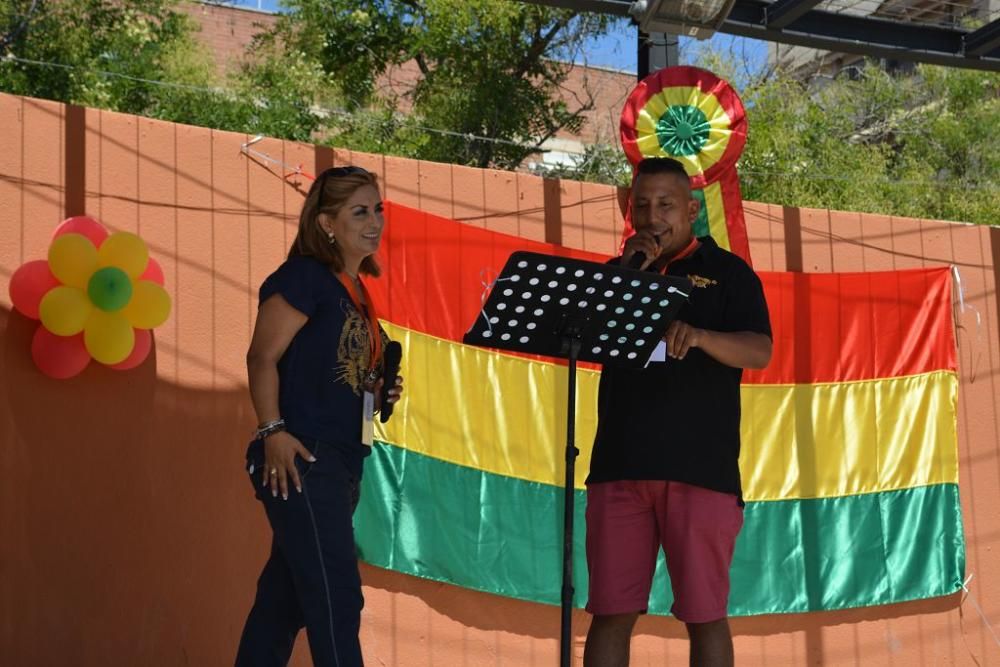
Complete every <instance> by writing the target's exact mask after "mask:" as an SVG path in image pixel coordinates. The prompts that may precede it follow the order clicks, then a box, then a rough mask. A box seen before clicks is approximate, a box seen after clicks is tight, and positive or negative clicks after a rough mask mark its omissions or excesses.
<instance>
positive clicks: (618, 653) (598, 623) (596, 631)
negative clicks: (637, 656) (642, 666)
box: [583, 614, 639, 667]
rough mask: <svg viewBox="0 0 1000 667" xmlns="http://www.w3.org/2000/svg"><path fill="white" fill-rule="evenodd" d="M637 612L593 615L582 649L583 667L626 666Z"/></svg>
mask: <svg viewBox="0 0 1000 667" xmlns="http://www.w3.org/2000/svg"><path fill="white" fill-rule="evenodd" d="M637 618H639V614H613V615H611V616H594V620H593V621H591V623H590V631H589V632H588V633H587V645H586V647H585V648H584V650H583V665H584V667H628V659H629V649H630V648H631V645H632V628H633V627H634V626H635V620H636V619H637Z"/></svg>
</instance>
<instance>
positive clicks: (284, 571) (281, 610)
mask: <svg viewBox="0 0 1000 667" xmlns="http://www.w3.org/2000/svg"><path fill="white" fill-rule="evenodd" d="M303 625H304V623H303V621H302V610H301V609H300V608H299V600H298V595H297V594H296V592H295V586H294V584H293V582H292V573H291V570H289V569H288V563H287V562H286V561H285V557H284V556H283V555H282V553H281V550H280V548H279V547H278V544H277V542H276V541H272V542H271V557H270V558H269V559H268V560H267V563H266V564H265V565H264V570H263V572H261V574H260V579H258V580H257V597H256V598H255V599H254V603H253V607H252V608H251V609H250V615H249V616H248V617H247V622H246V625H244V626H243V636H242V637H241V638H240V647H239V650H238V651H237V653H236V667H284V666H285V665H287V664H288V660H289V659H290V658H291V656H292V648H293V647H294V646H295V637H296V635H298V633H299V630H300V629H301V628H302V626H303Z"/></svg>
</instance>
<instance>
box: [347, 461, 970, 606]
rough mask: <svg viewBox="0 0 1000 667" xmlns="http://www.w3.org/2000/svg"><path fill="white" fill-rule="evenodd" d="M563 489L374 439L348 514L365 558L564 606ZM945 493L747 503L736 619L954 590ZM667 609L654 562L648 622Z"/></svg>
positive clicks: (950, 508)
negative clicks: (356, 498)
mask: <svg viewBox="0 0 1000 667" xmlns="http://www.w3.org/2000/svg"><path fill="white" fill-rule="evenodd" d="M575 497H576V533H575V536H574V537H575V539H574V549H575V558H574V565H573V566H574V584H575V588H576V597H575V602H576V604H577V606H583V604H585V603H586V600H587V565H586V559H585V557H584V531H585V526H584V509H585V502H586V494H585V493H584V492H582V491H577V492H576V496H575ZM562 498H563V490H562V489H561V488H560V487H556V486H550V485H547V484H539V483H535V482H527V481H523V480H519V479H515V478H511V477H504V476H501V475H495V474H491V473H486V472H482V471H478V470H475V469H472V468H466V467H462V466H457V465H454V464H451V463H447V462H444V461H440V460H437V459H433V458H430V457H427V456H424V455H421V454H415V453H413V452H408V451H407V450H405V449H402V448H400V447H396V446H393V445H387V444H382V443H377V444H376V446H375V448H374V452H373V454H372V457H371V458H370V459H369V460H368V461H367V463H366V464H365V474H364V483H363V490H362V498H361V504H360V506H359V507H358V512H357V514H356V516H355V526H356V536H357V542H358V551H359V554H360V556H361V558H362V559H363V560H364V561H366V562H368V563H370V564H372V565H375V566H378V567H384V568H388V569H392V570H396V571H398V572H403V573H406V574H410V575H415V576H419V577H424V578H428V579H433V580H436V581H443V582H448V583H451V584H455V585H457V586H462V587H465V588H471V589H475V590H479V591H485V592H489V593H495V594H499V595H505V596H509V597H514V598H519V599H523V600H530V601H534V602H541V603H545V604H553V605H555V604H559V598H560V594H559V590H560V578H561V572H562V560H561V558H562V556H561V554H562V548H561V545H562ZM964 572H965V551H964V541H963V536H962V522H961V508H960V506H959V499H958V487H957V486H956V485H954V484H937V485H932V486H925V487H918V488H912V489H904V490H901V491H888V492H883V493H873V494H865V495H859V496H845V497H841V498H823V499H816V500H782V501H769V502H758V503H748V504H747V507H746V514H745V522H744V526H743V530H742V532H741V533H740V538H739V541H738V542H737V546H736V555H735V557H734V560H733V567H732V572H731V580H732V593H731V596H730V613H731V614H732V615H734V616H748V615H753V614H766V613H784V612H804V611H813V610H821V609H827V610H828V609H841V608H847V607H859V606H867V605H878V604H888V603H893V602H901V601H905V600H913V599H921V598H928V597H936V596H940V595H947V594H949V593H953V592H955V591H956V590H958V589H959V588H960V587H961V582H962V580H963V577H964ZM671 602H672V596H671V595H670V591H669V585H668V583H667V578H666V575H665V572H664V567H663V558H662V554H661V557H660V562H659V564H658V568H657V573H656V577H655V579H654V583H653V595H652V597H651V600H650V612H651V613H659V614H665V613H667V612H668V610H669V608H670V605H671Z"/></svg>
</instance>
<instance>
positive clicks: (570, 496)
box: [559, 338, 581, 667]
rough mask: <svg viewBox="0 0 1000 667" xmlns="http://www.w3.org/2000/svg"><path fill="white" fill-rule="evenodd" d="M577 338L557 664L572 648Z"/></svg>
mask: <svg viewBox="0 0 1000 667" xmlns="http://www.w3.org/2000/svg"><path fill="white" fill-rule="evenodd" d="M580 344H581V341H580V339H579V338H572V339H571V340H570V341H569V399H568V400H569V403H568V405H567V406H566V489H565V493H566V495H565V511H564V513H563V584H562V632H561V636H560V645H559V649H560V658H559V664H560V665H561V667H570V665H572V660H573V656H572V650H573V518H574V515H573V507H574V502H573V501H574V499H575V495H574V494H575V492H576V491H575V487H576V474H575V468H576V456H577V454H579V453H580V450H578V449H577V448H576V360H577V357H578V356H579V355H580Z"/></svg>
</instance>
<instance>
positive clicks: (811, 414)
mask: <svg viewBox="0 0 1000 667" xmlns="http://www.w3.org/2000/svg"><path fill="white" fill-rule="evenodd" d="M387 216H388V220H389V223H388V225H387V228H386V237H385V238H384V240H383V249H382V252H381V262H382V266H383V267H384V270H385V273H384V276H383V278H381V279H380V280H377V281H373V289H372V292H373V298H374V299H376V301H377V302H378V305H379V312H380V313H382V314H383V315H384V317H385V322H384V324H385V327H386V329H387V330H388V332H389V334H390V335H391V336H392V337H393V338H394V339H396V340H399V341H400V342H401V343H402V344H403V349H404V353H403V370H402V373H403V374H404V375H405V377H406V395H405V398H404V400H403V401H402V402H401V403H400V404H399V406H398V407H397V408H396V410H395V413H394V415H393V417H392V419H391V420H390V421H389V423H388V424H386V425H380V430H379V431H378V433H377V439H378V441H379V442H377V443H376V445H375V448H374V453H373V455H372V457H371V458H370V459H369V460H368V462H367V464H366V469H365V475H364V488H363V492H362V500H361V505H360V507H359V509H358V512H357V515H356V526H357V539H358V546H359V553H360V555H361V557H362V558H363V559H364V560H365V561H367V562H368V563H371V564H373V565H376V566H379V567H384V568H389V569H393V570H396V571H399V572H404V573H407V574H411V575H415V576H419V577H425V578H428V579H433V580H436V581H443V582H448V583H451V584H454V585H457V586H463V587H466V588H471V589H475V590H479V591H487V592H490V593H495V594H499V595H505V596H510V597H515V598H520V599H524V600H532V601H536V602H543V603H548V604H553V605H556V604H559V600H560V583H559V582H560V573H561V562H562V561H561V554H562V507H561V505H562V488H561V484H562V479H563V470H564V468H563V466H564V460H563V457H564V447H565V436H566V434H565V425H566V385H567V374H566V368H565V365H563V364H560V363H557V362H554V361H552V360H549V359H541V358H532V357H529V356H525V355H518V354H511V353H504V352H497V351H492V350H486V349H481V348H476V347H469V346H466V345H462V344H461V343H460V342H459V341H460V340H461V338H462V334H463V333H464V332H465V331H466V330H467V329H468V328H469V326H470V325H471V323H472V322H473V321H474V320H475V318H476V317H479V316H480V314H479V309H480V306H481V297H482V294H483V290H484V286H483V283H484V282H488V279H489V278H490V276H489V275H485V276H484V270H486V271H488V272H493V275H495V272H497V271H499V269H500V268H501V267H502V266H503V263H504V262H505V261H506V259H507V257H508V256H509V255H510V253H511V252H513V251H514V250H531V251H536V252H548V253H551V254H559V255H564V256H572V257H577V258H581V259H591V260H596V261H602V260H603V259H604V258H602V257H598V256H595V255H592V254H589V253H584V252H582V251H576V250H569V249H566V248H560V247H557V246H550V245H546V244H541V243H534V242H530V241H526V240H523V239H519V238H516V237H511V236H506V235H503V234H497V233H493V232H489V231H486V230H483V229H480V228H477V227H471V226H468V225H464V224H461V223H457V222H454V221H451V220H447V219H444V218H440V217H436V216H433V215H429V214H425V213H422V212H420V211H416V210H412V209H408V208H405V207H403V206H399V205H396V204H390V205H389V206H388V208H387ZM761 278H762V280H763V283H764V288H765V291H766V294H767V299H768V304H769V306H770V309H771V318H772V324H773V329H774V358H773V360H772V362H771V364H770V366H769V367H768V368H767V369H766V370H764V371H758V372H747V373H746V374H745V375H744V387H743V422H742V423H743V427H742V428H743V450H742V451H743V455H742V459H741V468H742V473H743V483H744V490H745V497H746V500H747V507H746V516H745V525H744V528H743V531H742V533H741V534H740V538H739V541H738V544H737V549H736V555H735V558H734V562H733V567H732V595H731V600H730V612H731V613H732V614H733V615H749V614H761V613H776V612H804V611H810V610H818V609H840V608H845V607H857V606H864V605H877V604H888V603H892V602H899V601H903V600H912V599H917V598H927V597H933V596H939V595H945V594H948V593H952V592H954V591H956V590H958V589H959V588H960V586H961V582H962V579H963V574H964V568H965V554H964V539H963V535H962V523H961V510H960V506H959V493H958V460H957V444H956V443H957V435H956V405H955V403H956V394H957V386H958V384H957V379H956V373H955V368H956V358H955V343H954V337H953V330H952V320H951V278H950V274H949V272H948V270H947V269H946V268H940V269H926V270H915V271H898V272H885V273H868V274H791V273H762V274H761ZM578 374H579V375H578V382H579V384H578V404H577V406H576V408H577V446H578V447H579V448H580V450H581V456H580V459H579V460H578V464H577V478H576V487H577V494H578V495H577V505H576V508H577V516H576V521H577V524H576V525H577V527H578V528H577V531H576V534H575V553H576V560H575V564H574V573H575V574H574V576H575V587H576V600H575V602H576V604H577V605H580V606H582V604H583V603H585V601H586V599H587V569H586V561H585V558H584V548H583V545H584V516H583V513H584V504H585V495H584V494H585V492H584V486H583V479H584V478H585V476H586V474H587V471H588V468H589V465H590V449H591V443H592V442H593V435H594V432H595V427H596V406H597V383H598V376H599V369H598V368H594V367H587V366H583V367H582V368H581V369H580V370H579V371H578ZM705 400H706V401H711V400H712V399H711V396H706V397H705ZM662 565H663V563H662V560H661V563H660V570H659V571H658V573H657V578H658V579H657V581H656V582H655V583H654V594H653V599H652V600H651V605H650V611H652V612H653V613H666V612H667V610H668V609H669V607H670V604H671V599H670V593H669V590H670V589H669V586H668V584H667V582H666V579H665V577H666V574H665V572H664V571H663V570H664V568H663V567H662Z"/></svg>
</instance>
